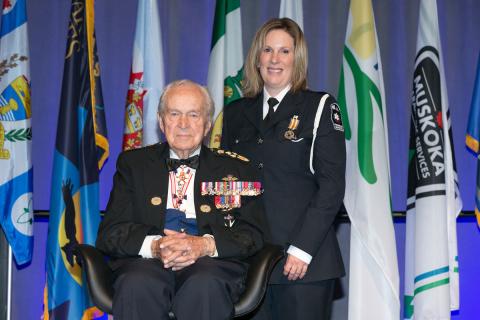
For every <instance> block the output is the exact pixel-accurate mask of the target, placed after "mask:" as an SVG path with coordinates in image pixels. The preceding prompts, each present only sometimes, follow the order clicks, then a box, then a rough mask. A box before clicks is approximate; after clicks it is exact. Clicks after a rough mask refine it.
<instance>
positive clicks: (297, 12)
mask: <svg viewBox="0 0 480 320" xmlns="http://www.w3.org/2000/svg"><path fill="white" fill-rule="evenodd" d="M278 16H279V17H280V18H283V17H287V18H290V19H292V20H293V21H295V22H296V23H297V24H298V25H299V26H300V29H302V30H303V0H282V2H281V3H280V14H279V15H278Z"/></svg>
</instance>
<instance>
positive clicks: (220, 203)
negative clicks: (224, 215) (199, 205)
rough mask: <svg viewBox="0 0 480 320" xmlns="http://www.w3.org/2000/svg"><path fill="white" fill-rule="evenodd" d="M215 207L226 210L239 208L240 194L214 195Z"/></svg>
mask: <svg viewBox="0 0 480 320" xmlns="http://www.w3.org/2000/svg"><path fill="white" fill-rule="evenodd" d="M214 202H215V207H216V208H217V209H219V210H223V211H228V210H232V209H235V208H240V207H241V205H242V203H241V200H240V195H233V196H215V197H214Z"/></svg>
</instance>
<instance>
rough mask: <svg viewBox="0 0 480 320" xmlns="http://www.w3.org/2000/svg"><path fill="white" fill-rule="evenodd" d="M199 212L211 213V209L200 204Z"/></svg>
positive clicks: (206, 205)
mask: <svg viewBox="0 0 480 320" xmlns="http://www.w3.org/2000/svg"><path fill="white" fill-rule="evenodd" d="M200 211H202V212H204V213H209V212H210V211H212V208H211V207H210V206H209V205H208V204H202V205H201V206H200Z"/></svg>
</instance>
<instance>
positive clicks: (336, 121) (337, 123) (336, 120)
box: [330, 103, 343, 132]
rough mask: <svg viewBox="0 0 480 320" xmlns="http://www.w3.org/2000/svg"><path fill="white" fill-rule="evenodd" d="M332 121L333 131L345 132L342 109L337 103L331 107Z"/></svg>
mask: <svg viewBox="0 0 480 320" xmlns="http://www.w3.org/2000/svg"><path fill="white" fill-rule="evenodd" d="M330 120H331V121H332V124H333V129H335V130H337V131H342V132H343V123H342V115H341V113H340V107H339V106H338V104H336V103H332V104H331V105H330Z"/></svg>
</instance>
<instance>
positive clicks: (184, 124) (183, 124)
mask: <svg viewBox="0 0 480 320" xmlns="http://www.w3.org/2000/svg"><path fill="white" fill-rule="evenodd" d="M178 124H179V125H180V127H181V128H186V127H188V116H187V115H186V114H182V115H181V116H180V119H179V120H178Z"/></svg>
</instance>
